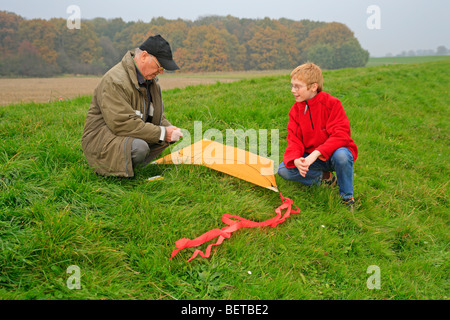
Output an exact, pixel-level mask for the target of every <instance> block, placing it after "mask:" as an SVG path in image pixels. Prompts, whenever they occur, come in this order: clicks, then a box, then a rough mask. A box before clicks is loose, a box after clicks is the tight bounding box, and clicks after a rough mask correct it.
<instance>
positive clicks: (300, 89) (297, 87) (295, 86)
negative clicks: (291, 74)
mask: <svg viewBox="0 0 450 320" xmlns="http://www.w3.org/2000/svg"><path fill="white" fill-rule="evenodd" d="M317 87H318V85H317V83H313V84H312V85H311V87H310V88H309V89H308V88H307V87H306V83H304V82H303V81H301V80H296V79H291V92H292V94H293V95H294V98H295V101H296V102H303V101H305V100H309V99H311V98H312V97H314V96H315V95H316V93H317Z"/></svg>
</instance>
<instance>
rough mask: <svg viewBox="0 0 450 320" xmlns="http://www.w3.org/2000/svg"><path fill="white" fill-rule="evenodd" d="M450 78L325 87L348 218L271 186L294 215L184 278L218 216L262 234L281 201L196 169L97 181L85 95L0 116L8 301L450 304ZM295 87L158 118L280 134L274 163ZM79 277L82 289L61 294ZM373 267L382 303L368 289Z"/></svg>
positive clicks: (184, 92) (340, 77) (274, 79)
mask: <svg viewBox="0 0 450 320" xmlns="http://www.w3.org/2000/svg"><path fill="white" fill-rule="evenodd" d="M449 67H450V60H448V59H447V60H443V61H435V62H428V63H420V64H396V65H387V66H377V67H368V68H359V69H343V70H337V71H327V72H325V73H324V89H325V91H328V92H330V93H331V94H333V95H335V96H337V97H338V98H339V99H341V101H342V103H343V105H344V108H345V110H346V112H347V115H348V117H349V119H350V122H351V125H352V136H353V138H354V140H355V142H356V143H357V145H358V147H359V158H358V160H357V162H356V163H355V173H354V185H355V197H356V200H357V209H356V211H355V212H353V213H352V212H350V211H348V210H346V209H345V208H343V207H342V205H341V204H340V203H339V199H338V195H337V193H338V192H337V189H330V188H325V187H313V188H306V187H302V186H299V185H296V184H294V183H291V182H287V181H284V180H282V179H281V178H280V177H278V176H276V180H277V183H278V186H279V188H280V190H281V192H282V193H283V195H284V196H287V197H289V198H291V199H292V200H293V201H294V204H295V205H297V206H298V207H299V208H300V209H301V212H300V213H299V214H294V215H292V216H291V217H290V218H289V219H288V220H286V221H285V222H284V223H283V224H280V225H278V226H277V227H276V228H265V229H254V228H252V229H241V230H239V231H238V232H236V233H235V234H233V236H232V237H231V238H230V239H226V240H225V241H224V243H223V244H222V245H220V246H216V247H213V250H212V255H211V257H210V258H209V259H203V258H201V257H199V258H197V259H195V260H193V261H191V262H190V263H186V260H187V259H188V258H189V257H190V254H191V253H192V251H193V250H191V251H189V250H186V251H182V252H180V253H179V254H178V255H177V256H176V257H175V258H174V259H173V260H169V257H170V254H171V252H172V250H174V249H175V244H174V243H175V241H176V240H178V239H180V238H182V237H187V238H191V239H192V238H195V237H197V236H199V235H200V234H202V233H204V232H205V231H208V230H210V229H212V228H222V227H223V226H224V225H223V223H222V222H221V217H222V215H223V214H224V213H231V214H236V215H239V216H242V217H244V218H247V219H250V220H255V221H262V220H267V219H269V218H271V217H272V216H274V215H275V213H274V209H275V208H276V207H278V206H279V205H280V204H281V203H280V198H279V195H278V194H277V193H275V192H273V191H270V190H266V189H263V188H261V187H258V186H255V185H252V184H250V183H247V182H245V181H242V180H239V179H237V178H233V177H231V176H227V175H224V174H222V173H219V172H216V171H212V170H210V169H208V168H205V167H201V166H188V165H178V166H176V167H175V166H170V165H165V166H156V165H150V166H147V167H145V168H143V169H140V170H138V171H137V172H136V177H134V178H132V179H122V178H113V177H110V178H105V177H101V176H97V175H96V174H94V173H93V172H92V171H91V169H90V168H89V167H88V166H87V164H86V161H85V159H84V157H83V153H82V150H81V145H80V138H81V133H82V130H83V126H84V120H85V116H86V112H87V109H88V107H89V102H90V97H89V96H87V97H79V98H75V99H72V100H66V101H62V102H58V101H54V102H51V103H43V104H35V103H31V104H23V105H20V107H18V106H5V107H1V108H0V137H1V140H0V191H1V195H0V297H1V299H8V300H10V299H106V300H109V299H155V300H157V299H164V300H171V299H181V300H183V299H202V300H203V299H210V300H213V299H244V300H245V299H255V300H259V299H274V300H291V299H295V300H297V299H308V300H309V299H349V300H354V299H355V300H356V299H363V300H365V299H375V300H382V299H392V300H397V299H433V300H435V299H448V297H449V281H448V280H449V279H448V274H449V261H448V245H449V238H448V235H449V228H448V222H449V219H448V218H449V215H448V212H449V177H450V165H449V164H450V162H449V154H450V120H449V119H450V117H449V105H450V100H449V92H448V88H449V76H448V72H447V70H449ZM289 88H290V87H289V77H288V76H287V75H284V76H270V77H261V78H252V79H247V80H242V81H238V82H232V83H220V82H217V83H215V84H212V85H204V86H189V87H187V88H184V89H172V90H166V91H165V92H164V102H165V106H166V116H167V117H168V119H170V120H171V122H172V123H173V124H175V125H177V126H179V127H182V128H185V129H187V130H189V131H190V132H193V130H194V121H202V124H203V132H205V131H206V130H208V129H212V128H214V129H218V130H220V131H221V132H222V133H224V134H225V131H226V129H243V130H247V129H255V130H258V129H268V130H269V131H270V129H278V130H279V134H280V139H279V150H280V152H279V154H278V155H272V156H278V157H279V158H281V157H282V154H283V151H284V148H285V147H286V140H285V138H286V130H285V128H286V124H287V114H288V111H289V109H290V107H291V105H292V104H293V98H292V96H291V94H290V89H289ZM268 150H271V149H270V147H269V148H268ZM167 153H169V150H167V151H166V152H165V153H164V154H167ZM158 174H163V175H164V177H165V178H164V179H163V180H157V181H153V182H148V181H147V178H148V177H150V176H155V175H158ZM202 248H204V247H202ZM72 265H75V266H77V267H78V268H79V270H80V275H81V280H80V284H81V289H79V290H76V289H73V290H70V289H69V287H68V285H67V280H68V279H69V277H70V276H71V274H68V273H67V270H68V268H69V267H70V266H72ZM370 266H377V267H378V268H379V270H380V278H379V279H380V283H381V288H380V289H369V288H368V286H367V280H368V279H369V277H370V276H371V274H370V273H367V270H368V268H369V267H370Z"/></svg>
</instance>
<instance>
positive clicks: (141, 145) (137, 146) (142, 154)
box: [131, 139, 150, 166]
mask: <svg viewBox="0 0 450 320" xmlns="http://www.w3.org/2000/svg"><path fill="white" fill-rule="evenodd" d="M149 154H150V147H149V146H148V143H147V142H145V141H144V140H142V139H134V140H133V143H132V144H131V160H132V162H133V166H136V165H138V164H140V163H143V162H144V161H145V160H146V159H147V157H148V155H149Z"/></svg>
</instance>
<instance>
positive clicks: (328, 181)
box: [322, 171, 337, 187]
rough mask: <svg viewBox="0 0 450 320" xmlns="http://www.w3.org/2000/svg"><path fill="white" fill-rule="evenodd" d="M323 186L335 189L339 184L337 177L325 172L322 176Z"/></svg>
mask: <svg viewBox="0 0 450 320" xmlns="http://www.w3.org/2000/svg"><path fill="white" fill-rule="evenodd" d="M322 184H324V185H327V186H330V187H334V186H335V185H336V184H337V179H336V176H335V175H334V174H333V173H332V172H331V171H325V172H324V173H323V176H322Z"/></svg>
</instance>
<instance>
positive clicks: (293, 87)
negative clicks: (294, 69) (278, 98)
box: [291, 83, 306, 91]
mask: <svg viewBox="0 0 450 320" xmlns="http://www.w3.org/2000/svg"><path fill="white" fill-rule="evenodd" d="M304 87H306V86H294V85H293V84H292V83H291V90H292V89H294V90H295V91H298V90H300V89H303V88H304Z"/></svg>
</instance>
